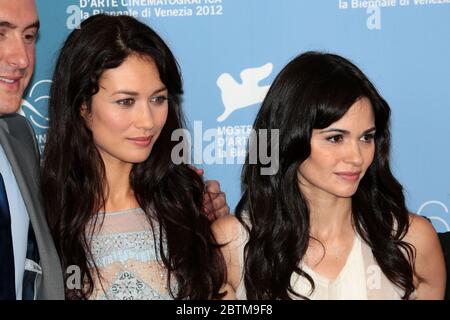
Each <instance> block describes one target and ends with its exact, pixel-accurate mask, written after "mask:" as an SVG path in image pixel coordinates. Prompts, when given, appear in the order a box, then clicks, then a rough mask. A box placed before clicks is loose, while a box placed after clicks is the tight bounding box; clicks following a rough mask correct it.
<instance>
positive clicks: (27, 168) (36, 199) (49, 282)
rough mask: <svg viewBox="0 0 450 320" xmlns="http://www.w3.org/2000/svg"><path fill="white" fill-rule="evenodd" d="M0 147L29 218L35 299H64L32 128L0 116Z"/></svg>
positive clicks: (22, 121) (18, 119)
mask: <svg viewBox="0 0 450 320" xmlns="http://www.w3.org/2000/svg"><path fill="white" fill-rule="evenodd" d="M0 144H1V145H2V147H3V149H4V151H5V154H6V157H7V158H8V160H9V162H10V164H11V167H12V170H13V172H14V176H15V177H16V180H17V184H18V186H19V189H20V192H21V194H22V197H23V200H24V202H25V206H26V208H27V211H28V215H29V217H30V223H31V226H32V228H33V230H34V234H35V237H36V243H37V246H38V251H39V260H40V261H39V265H40V267H41V269H42V275H41V276H39V277H38V279H36V281H37V282H36V293H35V295H36V298H37V299H55V300H59V299H64V285H63V274H62V270H61V265H60V261H59V258H58V254H57V252H56V249H55V245H54V243H53V240H52V237H51V235H50V230H49V227H48V225H47V220H46V218H45V214H44V211H43V208H42V205H41V200H40V192H39V168H40V165H39V151H38V148H37V143H36V139H35V136H34V132H33V129H32V128H31V126H30V124H29V123H28V121H27V120H26V119H25V118H24V117H22V116H20V115H17V114H13V115H5V116H2V117H0Z"/></svg>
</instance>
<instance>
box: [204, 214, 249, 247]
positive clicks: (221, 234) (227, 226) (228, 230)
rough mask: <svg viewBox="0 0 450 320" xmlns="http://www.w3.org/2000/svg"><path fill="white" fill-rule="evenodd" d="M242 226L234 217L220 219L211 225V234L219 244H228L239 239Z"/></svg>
mask: <svg viewBox="0 0 450 320" xmlns="http://www.w3.org/2000/svg"><path fill="white" fill-rule="evenodd" d="M243 228H244V226H243V225H242V224H241V222H240V221H239V220H238V218H236V217H235V216H234V215H231V214H230V215H227V216H224V217H221V218H219V219H217V220H216V221H214V222H213V224H212V225H211V229H212V232H213V234H214V236H215V237H216V240H217V241H218V242H219V243H229V242H233V241H236V240H237V239H239V237H240V235H241V232H242V229H243Z"/></svg>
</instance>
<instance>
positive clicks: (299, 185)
mask: <svg viewBox="0 0 450 320" xmlns="http://www.w3.org/2000/svg"><path fill="white" fill-rule="evenodd" d="M389 118H390V108H389V106H388V104H387V103H386V101H385V100H384V99H383V98H382V97H381V96H380V94H379V93H378V92H377V90H376V89H375V87H374V86H373V85H372V83H371V82H370V81H369V80H368V79H367V77H366V76H365V75H364V74H363V73H362V72H361V71H360V70H359V69H358V68H357V67H356V66H355V65H354V64H352V63H351V62H350V61H348V60H346V59H344V58H342V57H340V56H337V55H334V54H325V53H317V52H308V53H305V54H302V55H300V56H298V57H297V58H295V59H294V60H292V61H291V62H290V63H289V64H288V65H287V66H286V67H285V68H284V69H283V70H282V71H281V72H280V74H279V75H278V76H277V77H276V79H275V81H274V83H273V84H272V86H271V88H270V90H269V92H268V94H267V96H266V98H265V100H264V102H263V104H262V107H261V110H260V111H259V113H258V115H257V117H256V121H255V123H254V129H255V130H256V133H258V131H259V130H261V129H268V130H269V133H271V134H272V135H274V134H279V140H278V141H279V168H278V171H277V172H276V173H274V174H272V175H263V174H261V172H262V171H261V169H263V168H264V167H265V166H264V165H263V164H261V163H260V162H258V163H256V164H252V163H249V158H248V157H247V161H246V164H245V165H244V168H243V173H242V185H243V196H242V199H241V201H240V202H239V204H238V206H237V209H236V216H237V219H236V217H233V216H230V217H225V218H223V219H219V220H218V221H216V222H215V223H214V224H213V229H214V232H215V234H216V236H217V239H218V241H219V242H221V243H226V244H227V245H226V246H225V247H224V248H223V253H224V257H225V260H226V262H227V265H228V276H227V282H226V289H227V291H228V293H229V295H228V297H230V298H232V297H233V295H235V296H236V297H237V298H241V299H242V298H249V299H297V298H303V299H305V298H306V299H400V298H401V299H413V298H419V299H427V298H430V299H442V298H443V293H444V287H445V268H444V261H443V256H442V250H441V247H440V245H439V241H438V238H437V235H436V232H435V231H434V229H433V227H432V225H431V224H430V223H429V222H428V221H426V220H425V219H424V218H421V217H419V216H417V215H414V214H411V213H409V212H408V210H407V208H406V206H405V199H404V195H403V190H402V186H401V185H400V183H399V182H398V181H397V180H396V179H395V178H394V176H393V175H392V172H391V169H390V166H389V148H390V131H389ZM276 129H278V130H279V131H278V133H277V131H276ZM257 137H258V136H257V135H256V138H257ZM272 141H276V139H275V140H271V139H268V142H267V143H268V150H272V152H276V151H277V150H278V149H277V147H276V146H275V145H273V144H272ZM264 142H265V141H258V139H255V140H254V141H251V142H250V150H252V148H253V143H254V145H255V146H260V145H261V143H264ZM272 157H273V155H272Z"/></svg>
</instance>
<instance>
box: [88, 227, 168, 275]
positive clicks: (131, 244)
mask: <svg viewBox="0 0 450 320" xmlns="http://www.w3.org/2000/svg"><path fill="white" fill-rule="evenodd" d="M91 250H92V255H93V256H94V260H95V263H96V265H97V267H105V266H107V265H108V264H111V263H113V262H121V263H125V262H126V261H127V260H138V261H141V262H148V261H150V260H161V257H160V254H159V252H158V251H157V250H156V247H155V243H154V240H153V236H152V233H151V232H150V231H138V232H127V233H117V234H108V235H99V236H96V237H94V238H93V239H92V241H91Z"/></svg>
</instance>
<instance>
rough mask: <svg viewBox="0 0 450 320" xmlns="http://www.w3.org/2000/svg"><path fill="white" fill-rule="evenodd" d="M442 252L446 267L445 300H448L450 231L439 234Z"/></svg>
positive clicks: (449, 294) (449, 289)
mask: <svg viewBox="0 0 450 320" xmlns="http://www.w3.org/2000/svg"><path fill="white" fill-rule="evenodd" d="M438 235H439V240H440V241H441V246H442V251H444V258H445V264H446V267H447V287H446V288H445V299H446V300H450V231H447V232H445V233H439V234H438Z"/></svg>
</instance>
